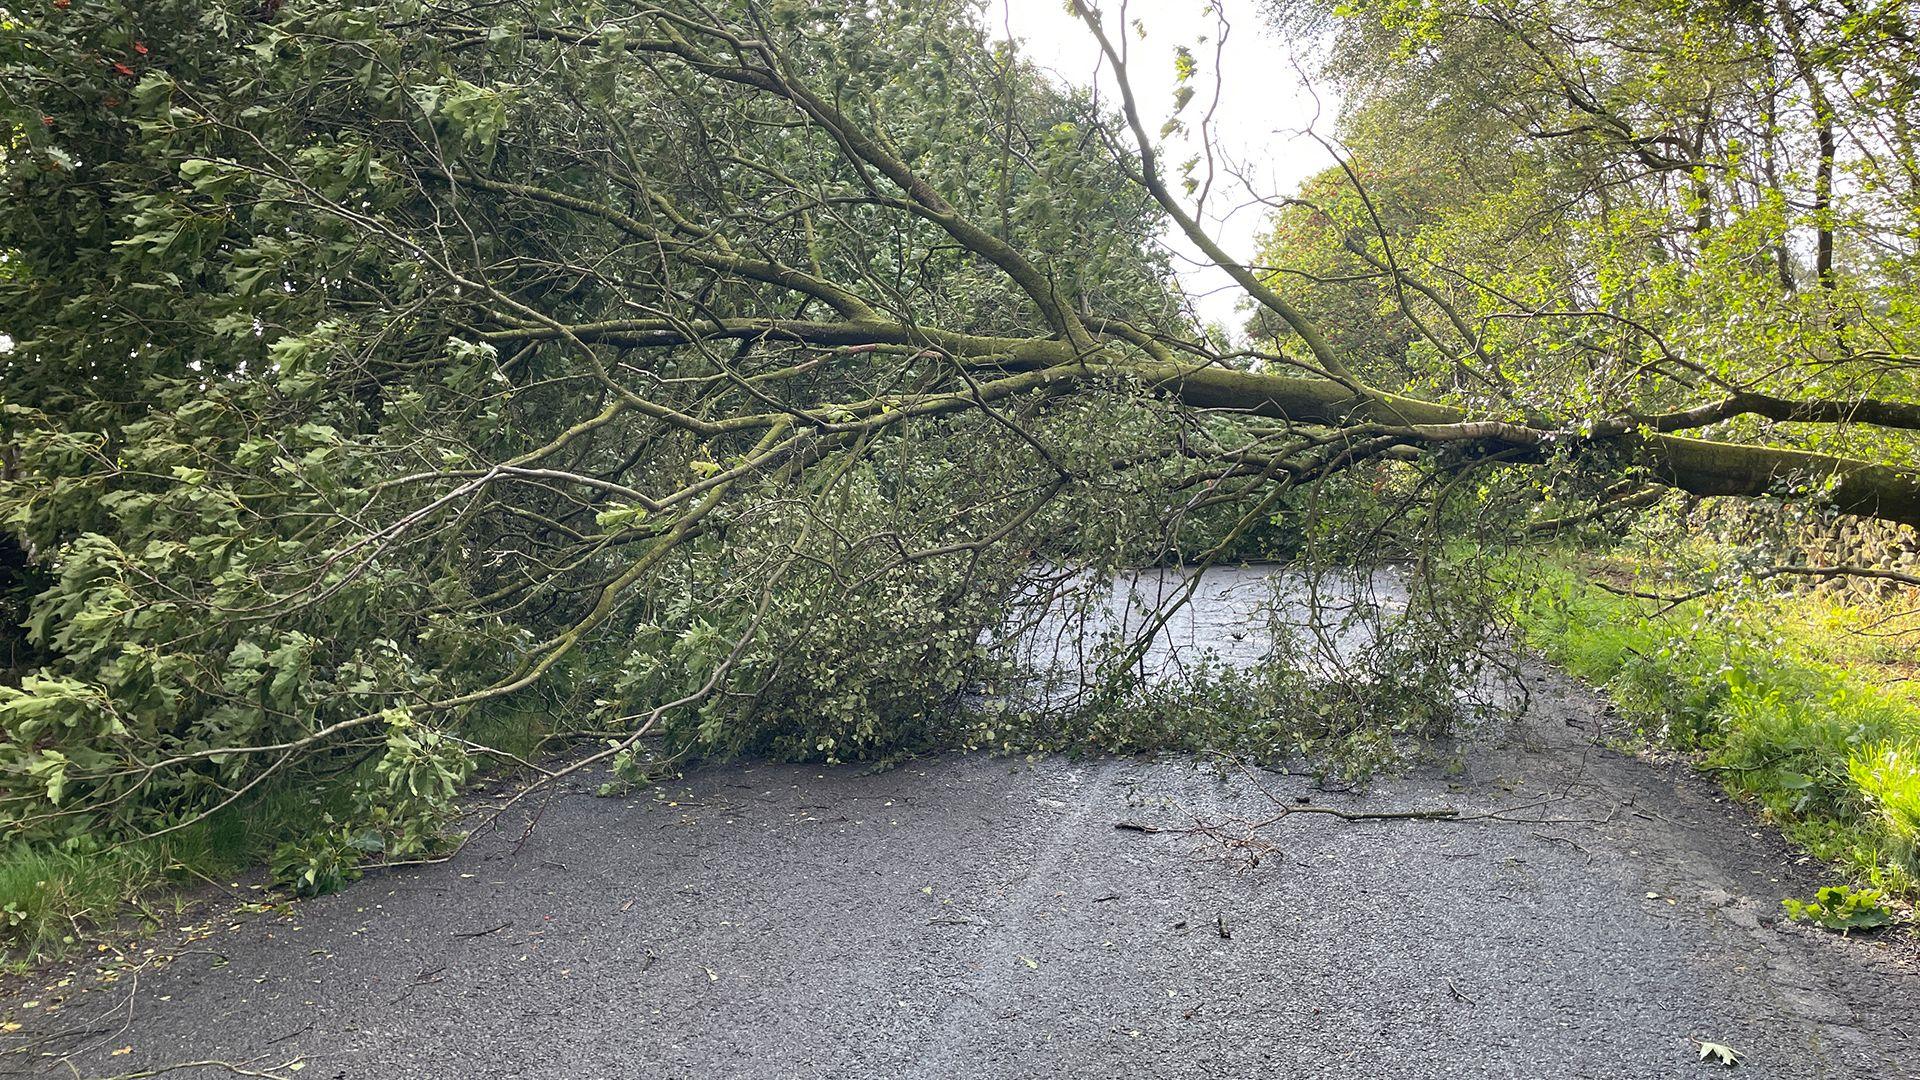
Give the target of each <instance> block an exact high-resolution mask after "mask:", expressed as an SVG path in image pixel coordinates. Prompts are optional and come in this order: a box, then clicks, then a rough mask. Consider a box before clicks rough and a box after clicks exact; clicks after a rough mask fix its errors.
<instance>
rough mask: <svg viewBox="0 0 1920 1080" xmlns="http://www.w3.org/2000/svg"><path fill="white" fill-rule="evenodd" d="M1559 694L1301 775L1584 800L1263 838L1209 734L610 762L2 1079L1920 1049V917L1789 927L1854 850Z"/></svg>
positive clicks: (126, 973) (1757, 1069) (1069, 1073)
mask: <svg viewBox="0 0 1920 1080" xmlns="http://www.w3.org/2000/svg"><path fill="white" fill-rule="evenodd" d="M1534 689H1535V707H1534V709H1533V711H1532V713H1531V714H1530V716H1529V717H1528V719H1527V720H1526V722H1525V723H1524V724H1522V725H1521V727H1520V728H1519V729H1517V730H1516V731H1514V732H1512V733H1510V734H1509V735H1508V736H1506V737H1504V738H1501V739H1497V740H1495V741H1494V742H1493V744H1491V745H1488V746H1484V747H1481V748H1479V749H1476V750H1474V751H1473V752H1471V753H1470V754H1469V755H1468V756H1467V758H1466V761H1465V767H1464V770H1463V771H1461V772H1459V773H1458V774H1457V775H1454V776H1451V777H1448V776H1444V775H1438V774H1436V775H1432V776H1426V777H1412V778H1407V779H1401V780H1395V781H1391V782H1386V783H1380V784H1376V785H1375V786H1374V787H1373V788H1372V789H1371V790H1369V791H1368V792H1366V793H1365V794H1364V795H1359V796H1350V795H1338V794H1329V793H1324V792H1319V791H1316V790H1314V789H1312V788H1311V787H1310V786H1309V785H1308V784H1307V783H1306V782H1305V781H1304V780H1302V779H1299V778H1288V777H1269V778H1267V779H1266V781H1265V783H1266V784H1267V786H1268V789H1269V791H1271V792H1272V794H1273V795H1274V796H1277V797H1278V798H1279V799H1280V800H1282V802H1286V803H1290V802H1291V800H1292V799H1294V798H1295V797H1296V796H1306V797H1309V798H1311V799H1312V800H1313V801H1314V803H1316V804H1320V805H1331V806H1338V807H1342V808H1347V809H1375V810H1395V809H1427V808H1433V807H1438V806H1453V807H1458V808H1460V809H1462V810H1464V811H1468V812H1485V811H1489V810H1498V809H1501V808H1510V807H1516V806H1524V807H1527V809H1524V810H1521V811H1517V812H1514V813H1512V814H1510V815H1508V816H1510V817H1536V818H1544V819H1547V820H1545V821H1542V822H1537V823H1535V822H1524V821H1512V820H1478V821H1464V822H1446V821H1423V820H1409V821H1374V820H1367V821H1352V822H1349V821H1342V820H1338V819H1334V818H1330V817H1327V816H1324V815H1306V814H1295V815H1293V816H1291V817H1289V818H1287V819H1286V820H1283V821H1279V822H1276V823H1273V824H1271V825H1269V826H1268V827H1266V828H1265V829H1263V830H1260V831H1259V833H1258V834H1257V835H1258V837H1259V838H1260V842H1261V843H1262V844H1266V845H1271V847H1270V849H1267V850H1265V851H1264V853H1263V857H1262V858H1261V859H1260V860H1259V863H1258V865H1252V866H1250V865H1248V860H1247V858H1246V856H1247V855H1248V854H1249V851H1248V849H1245V848H1233V847H1230V846H1227V845H1224V844H1222V843H1221V842H1220V841H1219V840H1218V839H1216V838H1210V837H1206V836H1201V835H1196V834H1195V833H1193V832H1190V831H1183V830H1187V829H1189V828H1191V827H1192V826H1194V825H1195V824H1196V823H1206V824H1213V825H1220V824H1222V823H1227V822H1231V821H1233V820H1234V819H1253V818H1260V817H1265V816H1268V815H1270V814H1271V813H1272V812H1273V810H1274V808H1275V807H1274V803H1273V802H1272V801H1271V800H1270V799H1269V797H1268V796H1267V795H1266V794H1263V793H1262V792H1260V791H1258V790H1256V789H1255V787H1254V786H1253V785H1252V784H1251V783H1250V782H1249V781H1248V780H1247V779H1246V778H1244V777H1230V778H1227V779H1225V780H1222V779H1221V778H1220V777H1219V776H1218V775H1217V774H1216V773H1215V772H1214V771H1211V770H1208V769H1206V768H1204V767H1199V766H1196V765H1194V764H1193V763H1190V762H1179V761H1173V762H1146V761H1139V760H1130V759H1129V760H1112V759H1107V760H1095V761H1083V762H1075V761H1069V760H1065V759H1046V760H1040V761H1036V762H1026V761H1009V760H1005V759H993V758H988V757H982V756H970V757H958V756H956V757H947V758H938V759H931V760H922V761H917V762H913V763H910V764H908V765H906V766H904V767H901V768H898V769H895V770H893V771H890V772H883V773H877V774H874V773H867V772H863V771H861V770H859V769H855V768H831V769H822V768H818V767H804V766H789V765H770V764H740V765H733V766H725V767H715V768H708V769H703V770H701V771H699V772H697V773H694V774H692V775H690V776H689V777H687V779H686V780H685V781H684V783H681V784H678V785H676V786H675V787H673V788H672V789H670V790H667V791H662V792H659V793H655V794H648V795H641V796H636V797H632V798H627V799H606V798H596V797H594V796H593V795H592V794H591V789H592V781H591V780H588V781H586V782H584V783H582V784H580V785H578V786H577V787H575V788H573V789H569V790H567V791H565V792H563V793H560V794H558V795H556V796H555V797H553V798H552V799H550V800H549V801H546V802H545V803H543V804H542V805H539V806H537V807H529V808H527V811H528V812H527V813H526V814H521V813H519V812H518V810H516V811H515V812H513V813H512V814H510V815H509V816H508V818H506V819H504V820H502V821H501V822H500V823H499V825H498V826H497V827H496V828H493V829H491V830H489V831H487V832H486V833H484V834H483V835H481V836H480V837H479V838H478V839H476V840H475V841H474V842H473V843H472V844H471V845H470V846H469V847H468V848H467V849H466V851H465V852H464V853H463V854H462V855H461V856H460V857H459V858H457V859H455V860H453V861H452V862H449V863H445V864H441V865H435V866H427V867H418V868H410V869H402V870H392V871H386V872H382V873H379V874H376V875H374V876H372V877H370V878H368V879H367V880H365V881H363V882H361V883H359V884H358V885H355V886H353V887H351V888H349V889H347V890H345V891H344V892H341V893H338V894H336V895H333V896H329V897H324V898H321V899H318V900H313V901H309V902H305V903H301V904H298V905H297V906H295V907H293V908H292V909H291V911H290V912H282V913H276V912H265V913H260V914H255V915H238V916H235V917H233V918H232V919H231V920H229V919H228V918H227V917H225V916H221V917H220V918H218V919H216V920H215V921H214V922H213V923H212V924H211V925H208V926H205V927H204V928H203V929H202V930H201V932H200V933H198V934H189V935H187V936H188V937H196V938H197V940H191V941H175V942H172V943H168V941H167V940H166V939H162V940H161V941H159V942H157V943H155V945H154V952H153V953H152V955H143V954H140V953H137V952H136V953H133V954H131V955H129V956H128V957H127V958H126V959H125V961H121V960H119V959H117V958H115V957H113V956H111V955H107V956H105V957H104V958H98V957H97V958H94V959H93V960H90V961H89V963H88V964H87V965H83V966H82V967H80V968H77V969H75V970H73V971H71V972H56V973H53V974H52V975H51V976H50V977H49V978H48V979H46V980H43V981H42V983H41V984H39V985H35V986H31V987H28V988H26V989H25V990H24V993H26V994H32V995H34V998H33V999H34V1000H38V1001H40V1002H41V1004H40V1005H39V1006H38V1007H37V1008H35V1009H25V1008H24V1007H23V1006H24V1004H25V1001H24V1000H15V1001H14V1002H13V1003H12V1004H11V1006H10V1008H9V1009H8V1010H7V1015H8V1016H9V1017H10V1018H11V1020H12V1021H13V1022H17V1023H22V1024H23V1027H22V1028H21V1029H20V1030H19V1031H16V1032H13V1033H11V1034H9V1035H8V1036H6V1038H7V1040H8V1041H9V1043H10V1044H11V1045H10V1046H8V1047H7V1050H8V1052H7V1053H6V1054H4V1055H0V1069H5V1070H10V1071H12V1072H14V1073H24V1074H27V1075H58V1076H74V1075H79V1076H87V1077H92V1076H107V1075H120V1074H128V1073H136V1072H139V1071H140V1070H145V1069H153V1068H160V1067H164V1066H167V1065H169V1064H173V1063H178V1062H183V1061H192V1060H214V1059H217V1060H222V1061H226V1062H230V1063H234V1064H239V1065H243V1066H244V1067H245V1068H248V1069H251V1070H254V1072H255V1073H264V1074H268V1075H277V1076H284V1077H292V1076H299V1077H300V1078H301V1080H311V1078H316V1077H369V1078H372V1077H380V1078H385V1077H450V1078H451V1077H460V1078H481V1077H567V1078H588V1077H662V1078H679V1077H685V1078H696V1077H698V1078H709V1077H741V1078H746V1077H769V1078H771V1077H782V1078H785V1077H874V1078H883V1077H884V1078H889V1080H891V1078H903V1077H927V1078H936V1077H937V1078H953V1077H1089V1078H1091V1077H1102V1078H1105V1077H1122V1076H1127V1077H1131V1076H1139V1077H1166V1078H1182V1077H1234V1078H1246V1077H1256V1076H1257V1077H1325V1078H1339V1077H1355V1078H1359V1077H1365V1078H1370V1080H1373V1078H1401V1077H1405V1078H1414V1077H1421V1078H1426V1077H1515V1078H1528V1080H1533V1078H1544V1077H1646V1078H1656V1077H1657V1078H1662V1080H1668V1078H1673V1077H1687V1076H1694V1075H1715V1074H1717V1073H1718V1072H1720V1071H1722V1070H1723V1069H1724V1066H1718V1065H1710V1064H1703V1063H1701V1062H1700V1061H1699V1048H1698V1044H1697V1043H1696V1042H1695V1040H1709V1041H1712V1042H1715V1043H1723V1044H1726V1045H1728V1046H1731V1047H1732V1048H1734V1049H1735V1050H1737V1051H1738V1052H1739V1053H1740V1054H1741V1055H1742V1057H1743V1059H1744V1064H1743V1065H1742V1066H1741V1072H1740V1075H1747V1076H1754V1077H1848V1078H1857V1077H1872V1078H1905V1077H1920V968H1917V967H1916V958H1915V953H1914V946H1913V944H1912V943H1911V942H1910V941H1907V942H1899V941H1879V942H1876V941H1873V940H1863V939H1854V940H1846V939H1842V938H1840V937H1837V936H1834V935H1830V934H1826V933H1823V932H1820V931H1816V930H1811V929H1806V928H1803V927H1800V926H1796V925H1782V924H1781V923H1780V922H1779V920H1778V913H1779V911H1780V906H1779V900H1780V898H1781V897H1782V896H1783V895H1790V894H1805V893H1808V892H1810V891H1811V890H1812V889H1813V888H1814V887H1816V886H1817V885H1818V884H1820V883H1821V880H1822V879H1821V875H1820V873H1819V872H1818V868H1817V867H1812V866H1808V865H1805V864H1797V863H1796V862H1795V861H1794V858H1793V856H1792V855H1791V854H1790V853H1789V852H1788V851H1787V850H1786V849H1785V848H1784V847H1783V846H1782V844H1781V843H1780V841H1779V840H1778V839H1777V838H1775V837H1773V836H1772V835H1771V834H1770V833H1768V832H1767V831H1766V830H1764V829H1763V828H1761V827H1760V826H1758V825H1756V824H1755V823H1754V822H1753V821H1752V820H1751V818H1750V816H1749V814H1748V813H1747V812H1746V811H1745V810H1744V809H1742V808H1740V807H1737V806H1730V805H1728V804H1727V803H1725V802H1724V801H1722V799H1721V798H1720V796H1719V795H1718V793H1717V789H1716V788H1714V786H1713V785H1711V784H1710V783H1708V782H1706V781H1703V780H1701V779H1700V778H1698V777H1696V776H1694V775H1691V774H1690V773H1689V772H1688V771H1687V770H1686V769H1685V768H1684V767H1682V766H1678V765H1661V764H1655V763H1649V762H1646V761H1643V760H1638V759H1635V758H1632V757H1628V756H1624V755H1621V754H1618V753H1615V752H1613V751H1609V750H1604V749H1600V748H1598V747H1595V746H1593V745H1591V744H1592V742H1593V736H1594V735H1595V734H1596V733H1597V732H1599V730H1600V725H1601V724H1602V722H1603V716H1602V713H1601V711H1600V708H1599V705H1598V703H1597V702H1596V701H1594V700H1593V699H1592V698H1591V697H1590V696H1589V695H1588V694H1586V693H1585V692H1584V691H1582V690H1580V689H1578V688H1577V687H1575V686H1573V685H1572V684H1570V683H1569V682H1568V681H1566V680H1564V679H1561V678H1559V677H1555V676H1540V677H1538V678H1537V680H1536V686H1535V688H1534ZM1121 822H1127V823H1133V824H1139V825H1148V826H1152V827H1156V828H1160V829H1163V830H1166V831H1162V832H1142V831H1137V830H1132V829H1122V828H1116V824H1117V823H1121ZM529 826H531V828H530V829H529ZM169 956H170V957H171V959H166V958H167V957H169ZM100 959H104V961H105V962H104V963H103V964H96V963H95V962H94V961H95V960H100ZM99 968H105V969H106V970H109V971H112V972H117V973H118V974H117V975H116V976H115V977H114V980H113V981H111V982H103V981H102V976H101V975H100V974H99V971H98V969H99ZM60 978H68V979H70V980H71V981H70V982H69V983H68V984H67V985H66V986H56V985H54V983H56V982H57V981H58V980H59V979H60ZM56 1006H57V1008H55V1007H56ZM163 1075H178V1076H222V1075H231V1073H230V1072H229V1070H227V1069H226V1068H224V1067H212V1066H209V1067H205V1068H201V1069H198V1070H182V1071H179V1072H174V1073H166V1074H163Z"/></svg>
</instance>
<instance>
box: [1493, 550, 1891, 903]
mask: <svg viewBox="0 0 1920 1080" xmlns="http://www.w3.org/2000/svg"><path fill="white" fill-rule="evenodd" d="M1513 572H1514V574H1515V577H1516V579H1517V581H1518V583H1519V584H1518V590H1517V592H1516V594H1515V596H1516V611H1517V614H1518V617H1519V621H1520V624H1521V626H1522V628H1523V629H1524V631H1525V632H1526V635H1527V640H1528V642H1529V643H1530V644H1532V645H1534V646H1535V647H1537V648H1539V649H1541V650H1542V651H1543V652H1544V653H1545V654H1546V655H1547V657H1548V658H1550V659H1552V660H1553V661H1555V662H1556V663H1559V664H1562V665H1564V666H1565V667H1566V668H1567V670H1569V671H1571V672H1572V673H1573V674H1575V675H1578V676H1580V677H1582V678H1585V679H1588V680H1591V681H1592V682H1594V683H1596V684H1598V685H1600V686H1602V687H1604V688H1605V689H1606V690H1607V691H1608V693H1609V695H1610V696H1611V697H1612V698H1613V700H1614V702H1615V703H1616V705H1617V707H1618V708H1619V711H1620V714H1621V716H1622V717H1623V718H1624V719H1625V720H1627V721H1628V722H1629V723H1631V724H1632V725H1634V727H1635V728H1636V729H1638V730H1639V731H1640V732H1643V733H1645V734H1646V735H1647V736H1649V737H1651V738H1654V739H1656V740H1659V741H1660V742H1662V743H1664V744H1666V745H1670V746H1675V747H1678V748H1680V749H1684V750H1693V751H1700V752H1702V765H1703V767H1704V768H1706V769H1709V770H1711V771H1712V772H1713V773H1714V774H1715V775H1716V776H1717V777H1718V778H1719V779H1720V780H1721V781H1722V782H1723V783H1724V784H1726V786H1727V787H1728V788H1729V789H1731V790H1734V791H1737V792H1741V793H1744V794H1749V795H1752V796H1754V797H1756V798H1757V799H1758V800H1759V801H1760V802H1761V803H1762V805H1764V806H1765V807H1766V809H1767V810H1768V812H1769V813H1770V814H1772V815H1773V816H1774V817H1775V818H1776V819H1777V820H1779V821H1780V822H1781V823H1782V824H1783V825H1784V826H1785V827H1786V829H1787V831H1788V833H1789V835H1791V836H1793V837H1794V838H1795V839H1797V840H1799V841H1800V842H1802V843H1804V844H1806V845H1807V846H1808V847H1809V848H1811V849H1812V850H1813V851H1814V852H1816V853H1817V854H1819V855H1820V856H1822V857H1824V858H1828V859H1832V860H1834V861H1837V862H1840V863H1842V864H1844V865H1846V866H1847V867H1849V868H1850V869H1851V870H1853V871H1854V872H1856V873H1858V874H1860V875H1862V876H1863V877H1865V878H1867V879H1869V880H1872V881H1875V882H1878V883H1880V884H1882V885H1883V886H1885V887H1887V888H1889V889H1892V890H1897V891H1901V892H1907V891H1910V890H1912V889H1913V888H1914V887H1915V886H1916V884H1920V865H1916V863H1915V861H1914V847H1913V836H1914V832H1913V820H1914V819H1913V817H1912V816H1911V812H1912V809H1913V807H1914V806H1915V803H1914V801H1913V798H1914V793H1915V790H1916V787H1920V785H1916V783H1915V778H1914V775H1913V772H1912V762H1913V761H1914V760H1915V757H1916V755H1920V702H1916V701H1915V699H1914V698H1913V696H1912V695H1911V694H1907V693H1901V692H1899V691H1898V690H1897V689H1886V688H1881V687H1876V686H1873V685H1870V684H1866V683H1864V682H1862V681H1861V680H1860V679H1858V678H1857V677H1854V676H1850V675H1849V674H1848V673H1847V672H1846V671H1845V670H1844V669H1842V668H1838V667H1835V666H1833V665H1832V664H1829V663H1825V662H1823V661H1820V660H1816V659H1811V658H1808V657H1806V656H1804V655H1800V653H1801V652H1802V651H1803V650H1802V649H1801V648H1798V647H1796V643H1795V642H1794V641H1793V640H1791V639H1785V640H1783V639H1781V638H1779V637H1778V636H1776V635H1774V634H1771V633H1769V632H1768V628H1769V625H1770V623H1773V622H1774V621H1775V620H1774V619H1773V618H1772V617H1770V616H1769V615H1768V609H1767V606H1766V605H1765V604H1764V603H1763V602H1761V601H1758V600H1742V599H1738V598H1736V599H1735V600H1732V601H1728V602H1724V603H1722V604H1721V605H1720V606H1716V607H1714V608H1711V609H1709V608H1703V607H1702V605H1701V603H1700V602H1694V603H1690V604H1687V605H1684V606H1682V607H1680V608H1677V609H1675V610H1672V611H1669V612H1666V613H1665V614H1660V613H1658V612H1657V607H1658V605H1656V604H1654V603H1652V602H1649V601H1644V600H1637V599H1633V598H1631V597H1623V596H1619V595H1616V594H1614V593H1610V592H1607V591H1606V590H1604V589H1602V588H1600V587H1598V586H1596V585H1594V584H1591V583H1589V582H1587V581H1585V580H1584V579H1583V578H1582V577H1581V576H1580V575H1578V574H1577V573H1575V572H1572V571H1569V570H1565V569H1555V568H1552V567H1551V566H1542V565H1539V564H1537V563H1536V564H1532V565H1527V566H1522V565H1521V564H1518V563H1516V564H1515V568H1514V571H1513ZM1747 605H1751V607H1749V606H1747Z"/></svg>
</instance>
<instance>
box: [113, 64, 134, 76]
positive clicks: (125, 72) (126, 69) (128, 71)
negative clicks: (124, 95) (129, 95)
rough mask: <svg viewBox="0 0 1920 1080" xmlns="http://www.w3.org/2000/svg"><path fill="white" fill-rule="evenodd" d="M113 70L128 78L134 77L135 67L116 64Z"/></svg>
mask: <svg viewBox="0 0 1920 1080" xmlns="http://www.w3.org/2000/svg"><path fill="white" fill-rule="evenodd" d="M113 70H115V71H117V72H119V73H120V74H122V75H125V76H127V77H128V78H132V77H133V69H132V68H130V67H128V66H127V65H125V64H115V65H113Z"/></svg>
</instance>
